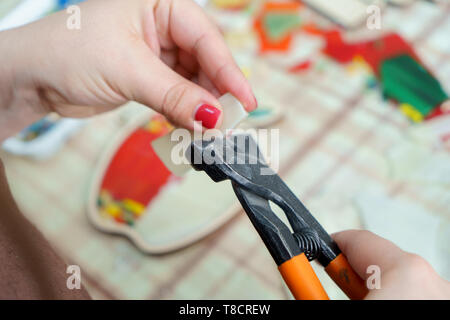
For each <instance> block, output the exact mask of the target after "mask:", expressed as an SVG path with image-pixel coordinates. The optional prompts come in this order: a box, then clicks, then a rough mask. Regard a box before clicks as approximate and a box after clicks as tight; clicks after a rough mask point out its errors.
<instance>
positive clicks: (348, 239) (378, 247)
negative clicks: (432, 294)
mask: <svg viewBox="0 0 450 320" xmlns="http://www.w3.org/2000/svg"><path fill="white" fill-rule="evenodd" d="M332 237H333V239H334V241H336V243H337V245H338V246H339V249H341V251H342V252H343V253H344V255H345V256H346V257H347V260H348V262H349V263H350V265H351V266H352V267H353V269H354V270H355V271H356V273H358V275H359V276H360V277H361V278H362V279H366V278H367V267H368V266H370V265H377V266H379V267H380V269H381V270H383V272H385V271H387V270H389V269H392V268H394V267H395V266H396V262H397V261H399V259H400V258H401V257H402V256H403V255H404V254H406V252H405V251H403V250H401V249H400V248H399V247H397V246H396V245H395V244H393V243H392V242H390V241H389V240H386V239H384V238H382V237H379V236H377V235H376V234H374V233H372V232H370V231H366V230H348V231H342V232H338V233H335V234H333V235H332Z"/></svg>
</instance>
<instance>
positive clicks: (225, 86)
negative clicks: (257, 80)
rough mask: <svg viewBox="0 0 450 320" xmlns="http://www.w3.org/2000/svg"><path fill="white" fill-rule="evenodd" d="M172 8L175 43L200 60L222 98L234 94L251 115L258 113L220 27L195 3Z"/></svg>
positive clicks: (184, 0)
mask: <svg viewBox="0 0 450 320" xmlns="http://www.w3.org/2000/svg"><path fill="white" fill-rule="evenodd" d="M170 5H171V11H170V12H171V14H170V17H169V30H170V34H171V37H172V39H173V41H174V42H175V43H176V44H177V45H178V46H179V47H180V48H182V49H183V50H185V51H187V52H188V53H190V54H192V55H193V56H195V57H196V58H197V60H198V63H199V64H200V67H201V69H202V70H203V71H204V72H205V74H206V75H207V76H208V78H209V79H210V80H211V81H212V83H213V84H214V85H215V86H216V87H217V89H219V91H220V92H221V93H222V94H224V93H226V92H230V93H231V94H233V95H234V96H235V97H236V98H237V99H238V100H239V101H241V102H242V103H243V105H244V107H245V108H246V110H247V111H252V110H254V109H255V108H256V105H257V102H256V99H255V97H254V95H253V92H252V89H251V87H250V84H249V83H248V81H247V79H246V78H245V76H244V75H243V73H242V72H241V70H240V69H239V67H238V66H237V65H236V63H235V61H234V58H233V57H232V55H231V53H230V50H229V49H228V47H227V45H226V43H225V41H224V39H223V37H222V35H221V33H220V32H219V30H218V28H217V27H216V25H215V24H214V23H212V22H211V21H210V20H209V18H208V17H207V16H206V15H205V13H204V12H203V10H202V9H201V8H200V7H199V6H198V5H197V4H196V3H194V2H193V1H191V0H176V1H174V0H172V1H171V4H170Z"/></svg>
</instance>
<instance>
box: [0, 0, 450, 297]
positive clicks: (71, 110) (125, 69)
mask: <svg viewBox="0 0 450 320" xmlns="http://www.w3.org/2000/svg"><path fill="white" fill-rule="evenodd" d="M187 17H188V18H189V19H187ZM67 18H68V15H67V13H65V12H60V13H57V14H54V15H51V16H50V17H47V18H45V19H42V20H40V21H38V22H35V23H33V24H30V25H27V26H24V27H21V28H18V29H14V30H10V31H5V32H1V33H0V53H1V56H2V64H1V65H0V141H1V140H2V139H4V138H6V137H7V136H10V135H11V134H13V133H15V132H17V131H19V130H20V129H21V128H23V127H25V126H26V125H29V124H31V123H32V122H34V121H36V120H38V119H40V118H41V117H43V116H44V115H46V114H47V113H48V112H50V111H55V112H58V113H59V114H61V115H63V116H69V117H85V116H92V115H95V114H98V113H102V112H105V111H108V110H112V109H114V108H116V107H118V106H120V105H122V104H124V103H126V102H127V101H130V100H133V101H138V102H140V103H142V104H144V105H147V106H148V107H150V108H153V109H154V110H156V111H158V112H160V113H162V114H164V115H165V116H166V117H167V118H168V119H169V120H170V121H171V122H172V123H174V124H175V125H177V126H180V127H185V128H188V129H191V130H193V129H196V128H195V126H194V121H193V119H194V113H195V109H196V107H197V106H199V105H201V104H204V103H206V104H209V105H212V106H215V107H217V108H219V109H222V107H221V106H220V104H219V103H218V101H217V97H219V96H220V95H222V94H224V93H227V92H230V93H232V94H233V95H234V96H235V97H237V98H238V99H239V100H240V101H241V102H242V103H243V105H244V106H245V108H246V109H247V111H252V110H253V109H255V108H256V106H257V102H256V99H255V98H254V95H253V93H252V90H251V88H250V86H249V84H248V82H247V81H246V79H245V77H244V76H243V75H242V73H241V71H240V70H239V68H238V67H237V65H236V63H235V62H234V60H233V58H232V56H231V54H230V52H229V50H228V48H227V47H226V45H225V43H224V40H223V38H222V36H221V35H220V32H219V31H218V30H217V28H216V27H215V26H214V25H213V24H212V23H211V21H210V20H209V19H208V18H207V17H206V16H205V14H204V13H203V12H202V10H201V9H200V8H199V7H198V6H197V5H196V4H195V3H194V2H192V1H191V0H160V1H156V0H129V1H123V0H90V1H87V2H85V3H83V4H82V5H81V23H82V25H81V30H69V29H68V28H67V27H66V22H67ZM224 112H226V110H224ZM220 121H221V119H219V122H218V123H217V125H216V126H219V125H220ZM0 164H1V161H0ZM0 169H1V170H0V203H2V207H3V210H2V212H1V213H0V261H3V263H2V268H0V271H1V272H0V287H2V288H6V289H4V290H2V292H0V298H70V297H72V298H88V295H87V294H86V293H85V292H84V291H78V292H73V291H68V290H67V289H66V287H65V283H66V278H67V275H66V274H65V270H66V269H65V265H64V263H63V262H62V261H61V260H60V259H59V258H58V257H57V256H56V255H55V254H54V252H53V250H51V248H50V246H49V244H48V243H47V242H46V241H45V239H44V238H43V237H42V235H40V234H39V232H38V231H37V230H36V229H35V228H34V227H33V226H32V225H31V224H30V223H29V222H28V221H27V220H26V219H25V218H24V217H23V215H22V214H21V213H20V211H19V210H18V208H17V206H16V204H15V203H14V200H13V199H12V196H11V194H10V192H9V190H8V187H7V182H6V177H5V175H4V173H3V168H2V166H0ZM12 231H15V232H12ZM334 237H335V239H336V241H337V243H338V244H339V246H340V248H341V249H342V251H343V252H344V254H345V255H346V256H347V258H348V260H349V262H350V263H351V264H352V266H353V267H354V269H355V270H356V271H357V272H358V273H359V274H360V275H361V277H363V278H366V277H367V274H366V273H365V271H366V268H367V266H368V265H371V264H376V265H379V266H380V267H381V270H382V289H381V290H372V291H371V292H370V293H369V295H368V297H367V298H368V299H397V298H399V299H409V298H415V299H434V298H437V299H445V298H447V299H448V298H449V297H450V288H449V283H448V282H447V281H445V280H443V279H441V278H440V277H439V276H438V275H437V274H436V272H435V271H434V270H433V269H432V268H431V267H430V265H429V264H428V263H427V262H426V261H425V260H423V259H422V258H420V257H418V256H415V255H411V254H409V253H406V252H404V251H402V250H401V249H399V248H398V247H396V246H395V245H394V244H392V243H390V242H389V241H387V240H385V239H382V238H380V237H378V236H376V235H374V234H371V233H368V232H365V231H346V232H341V233H338V234H336V235H335V236H334ZM5 261H6V263H5ZM3 265H4V266H3ZM46 272H48V273H46ZM11 279H14V280H13V281H11Z"/></svg>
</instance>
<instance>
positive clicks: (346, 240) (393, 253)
mask: <svg viewBox="0 0 450 320" xmlns="http://www.w3.org/2000/svg"><path fill="white" fill-rule="evenodd" d="M333 238H334V240H335V241H336V243H337V244H338V246H339V248H340V249H341V250H342V252H343V253H344V254H345V255H346V256H347V259H348V262H349V263H350V265H351V266H352V267H353V269H354V270H355V272H356V273H358V274H359V276H360V277H361V278H362V279H364V280H367V278H368V277H369V276H370V275H371V274H368V273H367V272H366V271H367V267H368V266H370V265H377V266H379V267H380V270H381V289H372V290H369V294H368V295H367V297H366V299H367V300H381V299H383V300H386V299H389V300H390V299H402V300H410V299H413V300H428V299H449V298H450V282H448V281H446V280H444V279H442V278H441V277H440V276H439V275H438V274H437V273H436V271H435V270H434V269H433V268H432V267H431V265H430V264H429V263H428V262H427V261H426V260H425V259H423V258H422V257H420V256H418V255H416V254H412V253H409V252H406V251H403V250H401V249H400V248H399V247H397V246H396V245H395V244H393V243H392V242H390V241H388V240H386V239H384V238H381V237H379V236H377V235H375V234H373V233H372V232H369V231H364V230H348V231H343V232H339V233H336V234H334V235H333Z"/></svg>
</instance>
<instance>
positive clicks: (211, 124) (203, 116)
mask: <svg viewBox="0 0 450 320" xmlns="http://www.w3.org/2000/svg"><path fill="white" fill-rule="evenodd" d="M221 113H222V111H220V110H219V109H217V108H216V107H213V106H210V105H208V104H202V105H201V106H200V107H198V108H197V111H195V116H194V118H195V121H199V122H201V123H202V126H203V127H205V128H207V129H212V128H215V127H216V124H217V121H218V120H219V117H220V114H221Z"/></svg>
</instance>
